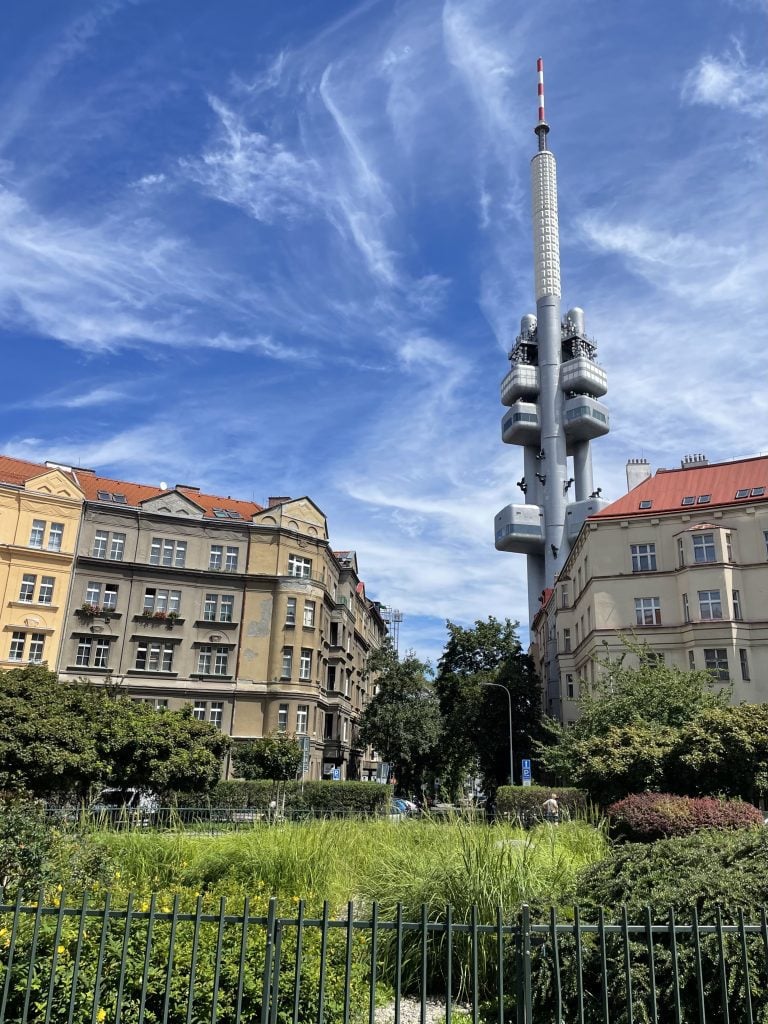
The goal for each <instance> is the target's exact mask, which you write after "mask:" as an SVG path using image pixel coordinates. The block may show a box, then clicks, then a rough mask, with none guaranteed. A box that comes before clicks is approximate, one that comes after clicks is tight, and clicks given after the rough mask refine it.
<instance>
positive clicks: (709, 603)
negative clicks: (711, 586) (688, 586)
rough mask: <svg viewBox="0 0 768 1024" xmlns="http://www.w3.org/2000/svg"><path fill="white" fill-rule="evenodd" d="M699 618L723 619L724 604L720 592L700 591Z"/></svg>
mask: <svg viewBox="0 0 768 1024" xmlns="http://www.w3.org/2000/svg"><path fill="white" fill-rule="evenodd" d="M699 617H700V618H701V619H722V617H723V604H722V601H721V600H720V591H719V590H700V591H699Z"/></svg>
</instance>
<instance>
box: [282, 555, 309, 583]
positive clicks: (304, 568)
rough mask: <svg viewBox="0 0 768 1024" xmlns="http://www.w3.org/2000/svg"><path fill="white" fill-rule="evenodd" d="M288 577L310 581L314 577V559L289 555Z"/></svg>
mask: <svg viewBox="0 0 768 1024" xmlns="http://www.w3.org/2000/svg"><path fill="white" fill-rule="evenodd" d="M288 575H289V576H298V577H299V578H300V579H309V577H310V576H311V575H312V559H311V558H302V556H301V555H289V556H288Z"/></svg>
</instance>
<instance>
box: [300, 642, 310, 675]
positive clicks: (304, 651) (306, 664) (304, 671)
mask: <svg viewBox="0 0 768 1024" xmlns="http://www.w3.org/2000/svg"><path fill="white" fill-rule="evenodd" d="M311 676H312V651H311V650H310V649H309V648H308V647H302V648H301V660H300V662H299V679H310V678H311Z"/></svg>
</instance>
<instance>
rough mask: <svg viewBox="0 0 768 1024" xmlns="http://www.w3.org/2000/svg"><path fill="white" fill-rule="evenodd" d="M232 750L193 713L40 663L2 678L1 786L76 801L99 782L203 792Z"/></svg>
mask: <svg viewBox="0 0 768 1024" xmlns="http://www.w3.org/2000/svg"><path fill="white" fill-rule="evenodd" d="M228 747H229V740H228V738H227V737H226V736H222V734H221V733H220V732H219V731H218V730H217V729H215V728H214V727H213V726H211V725H210V724H208V723H205V722H197V721H195V720H194V719H193V718H192V714H191V711H190V709H189V708H186V709H183V710H180V711H155V709H154V708H152V707H150V706H149V705H148V704H143V703H137V702H135V701H132V700H130V699H129V698H128V697H125V696H122V695H121V694H120V693H119V691H108V690H106V689H104V688H102V687H94V686H92V685H90V684H89V683H86V682H80V683H62V682H59V680H58V679H57V677H56V675H55V674H54V673H53V672H49V671H48V670H47V669H46V668H43V667H42V666H25V667H24V668H17V669H11V670H10V671H9V672H2V673H0V789H9V790H23V791H26V792H28V793H31V794H33V795H35V796H40V797H46V798H51V797H74V798H76V799H78V800H85V799H86V797H87V796H88V793H89V791H90V790H91V789H92V788H93V787H94V786H95V785H97V784H105V785H112V786H117V787H121V788H128V787H136V788H139V789H153V790H155V791H157V792H160V793H162V792H164V791H166V790H169V789H180V790H203V789H206V788H209V787H210V786H212V785H214V784H215V783H216V782H217V781H218V778H219V775H220V771H221V761H222V757H223V755H224V753H225V752H226V750H227V749H228Z"/></svg>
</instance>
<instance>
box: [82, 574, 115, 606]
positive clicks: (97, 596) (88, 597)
mask: <svg viewBox="0 0 768 1024" xmlns="http://www.w3.org/2000/svg"><path fill="white" fill-rule="evenodd" d="M118 589H119V588H118V584H117V583H99V582H98V581H97V580H89V581H88V586H87V587H86V591H85V602H86V604H92V605H95V606H96V607H100V608H103V609H104V610H105V611H114V610H115V609H116V608H117V594H118Z"/></svg>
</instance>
